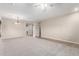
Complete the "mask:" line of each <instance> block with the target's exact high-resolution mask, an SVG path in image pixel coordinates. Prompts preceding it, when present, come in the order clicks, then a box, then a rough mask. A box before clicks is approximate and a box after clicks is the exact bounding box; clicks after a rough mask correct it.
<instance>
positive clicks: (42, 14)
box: [0, 3, 79, 21]
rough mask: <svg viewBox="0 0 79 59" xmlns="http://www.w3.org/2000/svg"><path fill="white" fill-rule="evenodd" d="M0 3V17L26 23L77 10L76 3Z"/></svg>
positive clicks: (77, 5) (78, 5)
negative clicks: (25, 21)
mask: <svg viewBox="0 0 79 59" xmlns="http://www.w3.org/2000/svg"><path fill="white" fill-rule="evenodd" d="M40 5H41V4H36V3H0V16H1V17H6V18H11V19H17V18H18V19H21V20H27V21H41V20H45V19H47V18H50V17H56V16H60V15H64V14H67V13H70V12H73V11H74V8H78V7H79V4H77V3H47V4H46V5H45V3H44V4H43V6H42V7H41V6H40Z"/></svg>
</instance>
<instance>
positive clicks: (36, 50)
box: [0, 37, 79, 56]
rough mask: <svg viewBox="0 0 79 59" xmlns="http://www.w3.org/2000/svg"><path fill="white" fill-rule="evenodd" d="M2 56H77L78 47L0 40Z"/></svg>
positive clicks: (42, 42)
mask: <svg viewBox="0 0 79 59" xmlns="http://www.w3.org/2000/svg"><path fill="white" fill-rule="evenodd" d="M0 55H2V56H79V47H74V46H69V45H67V44H63V43H58V42H54V41H49V40H44V39H39V38H32V37H24V38H15V39H7V40H0Z"/></svg>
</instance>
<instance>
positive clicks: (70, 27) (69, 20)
mask: <svg viewBox="0 0 79 59" xmlns="http://www.w3.org/2000/svg"><path fill="white" fill-rule="evenodd" d="M41 36H42V37H46V38H52V39H53V38H57V40H66V41H72V42H78V43H79V13H73V14H71V15H65V16H62V17H59V18H55V19H48V20H45V21H43V22H41Z"/></svg>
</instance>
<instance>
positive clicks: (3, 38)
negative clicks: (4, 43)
mask: <svg viewBox="0 0 79 59" xmlns="http://www.w3.org/2000/svg"><path fill="white" fill-rule="evenodd" d="M16 38H23V36H19V37H12V38H1V39H2V40H9V39H16Z"/></svg>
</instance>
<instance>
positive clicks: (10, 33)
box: [1, 19, 26, 39]
mask: <svg viewBox="0 0 79 59" xmlns="http://www.w3.org/2000/svg"><path fill="white" fill-rule="evenodd" d="M15 22H16V21H15V20H9V19H3V20H2V31H1V35H2V39H7V38H15V37H22V36H25V34H26V32H25V30H26V27H25V23H23V22H21V24H15Z"/></svg>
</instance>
